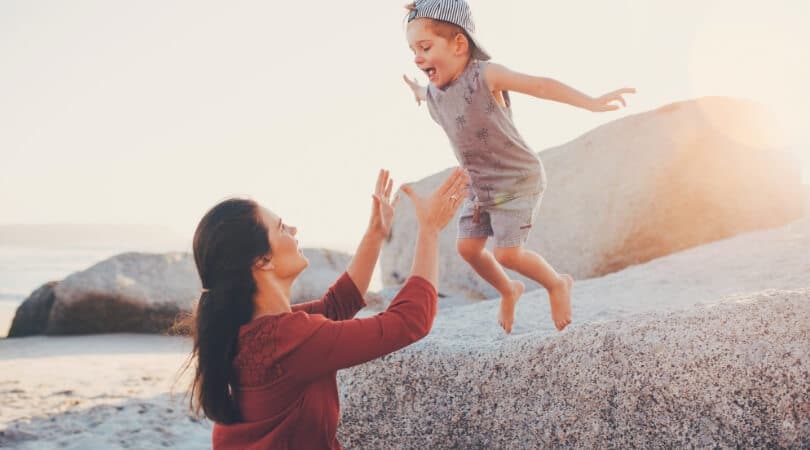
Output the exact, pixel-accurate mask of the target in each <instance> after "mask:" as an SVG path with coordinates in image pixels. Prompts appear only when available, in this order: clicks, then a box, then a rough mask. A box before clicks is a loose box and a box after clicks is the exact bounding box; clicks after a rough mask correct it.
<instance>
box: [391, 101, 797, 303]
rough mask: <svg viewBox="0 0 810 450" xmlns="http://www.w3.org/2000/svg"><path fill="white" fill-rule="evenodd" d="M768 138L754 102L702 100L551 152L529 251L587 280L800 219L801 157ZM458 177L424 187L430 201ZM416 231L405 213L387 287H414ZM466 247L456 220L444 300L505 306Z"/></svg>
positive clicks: (445, 254) (445, 257) (398, 221)
mask: <svg viewBox="0 0 810 450" xmlns="http://www.w3.org/2000/svg"><path fill="white" fill-rule="evenodd" d="M767 127H768V120H767V117H765V115H764V113H763V111H762V110H761V109H760V108H759V107H758V106H757V105H756V104H754V103H749V102H745V101H739V100H732V99H727V98H703V99H700V100H694V101H687V102H682V103H675V104H671V105H668V106H665V107H663V108H660V109H658V110H655V111H651V112H646V113H642V114H638V115H635V116H630V117H626V118H623V119H620V120H617V121H614V122H611V123H609V124H607V125H604V126H601V127H599V128H597V129H595V130H593V131H591V132H589V133H587V134H585V135H583V136H582V137H580V138H578V139H576V140H574V141H572V142H570V143H568V144H565V145H563V146H560V147H556V148H552V149H549V150H546V151H543V152H542V153H541V154H540V156H541V159H542V160H543V163H544V164H545V167H546V171H547V173H548V178H549V186H548V189H547V191H546V194H545V196H544V199H543V203H542V206H541V208H540V214H539V216H538V220H537V224H536V227H535V230H534V231H533V233H532V236H531V238H530V240H529V243H528V245H527V246H528V248H530V249H533V250H535V251H537V252H539V253H540V254H542V255H543V256H544V257H545V258H546V259H547V260H548V261H549V262H550V263H551V264H552V265H553V266H554V267H555V268H556V269H557V270H558V271H560V272H566V273H570V274H572V275H573V276H574V277H575V278H576V279H583V278H591V277H596V276H600V275H604V274H607V273H611V272H615V271H617V270H620V269H622V268H624V267H627V266H629V265H633V264H638V263H642V262H645V261H649V260H651V259H653V258H657V257H660V256H664V255H667V254H670V253H673V252H676V251H678V250H682V249H686V248H689V247H694V246H697V245H700V244H703V243H707V242H711V241H715V240H718V239H722V238H726V237H729V236H733V235H735V234H737V233H740V232H743V231H748V230H757V229H763V228H768V227H774V226H778V225H781V224H785V223H788V222H790V221H792V220H795V219H797V218H798V217H800V216H801V215H802V213H803V200H802V188H801V173H800V169H799V167H798V165H797V164H795V161H794V160H793V159H794V158H793V157H792V156H791V153H789V152H786V151H782V150H781V149H780V148H778V146H777V144H771V142H770V139H771V137H770V135H769V134H768V129H767ZM447 173H448V171H444V172H442V173H440V174H436V175H433V176H431V177H429V178H427V179H425V180H422V181H420V182H418V183H415V184H414V188H415V190H416V191H417V192H421V193H426V192H429V191H431V190H432V189H433V188H435V186H437V185H438V183H439V182H440V181H441V180H442V179H443V178H444V177H445V176H446V175H447ZM416 229H417V228H416V221H415V218H414V215H413V208H412V206H411V205H410V203H409V202H407V201H403V202H401V203H400V207H399V208H397V213H396V218H395V221H394V230H393V233H392V236H391V239H390V240H389V242H388V243H387V244H386V246H385V247H384V249H383V256H382V258H381V269H382V276H383V283H384V284H385V285H386V286H390V285H395V284H398V283H400V282H402V280H403V279H404V278H405V277H406V276H407V274H408V270H409V267H410V263H411V260H412V257H413V242H414V239H415V233H416ZM455 237H456V221H455V220H454V221H453V222H451V225H450V226H448V227H447V229H446V230H445V231H444V232H443V234H442V238H441V266H440V269H441V280H440V288H439V290H440V291H441V292H443V293H445V294H447V295H459V296H467V297H471V298H489V297H494V296H495V295H496V292H495V290H494V289H493V288H492V287H490V286H489V285H488V284H487V283H486V282H484V281H483V280H482V279H481V278H480V277H478V276H477V275H476V274H475V273H474V272H473V271H472V269H470V268H469V267H468V266H467V264H466V263H465V262H464V261H463V260H462V259H461V258H460V257H459V256H458V254H457V252H456V249H455ZM524 281H527V280H525V279H524ZM531 287H537V285H536V284H530V288H531Z"/></svg>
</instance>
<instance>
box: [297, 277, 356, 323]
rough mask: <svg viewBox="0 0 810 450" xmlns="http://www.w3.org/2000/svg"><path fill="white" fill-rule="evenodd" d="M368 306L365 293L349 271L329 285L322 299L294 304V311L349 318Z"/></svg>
mask: <svg viewBox="0 0 810 450" xmlns="http://www.w3.org/2000/svg"><path fill="white" fill-rule="evenodd" d="M365 306H366V302H365V300H364V299H363V294H361V293H360V291H359V290H357V286H356V285H355V284H354V281H352V278H351V277H350V276H349V274H348V273H347V272H343V275H341V276H340V278H338V280H337V281H336V282H335V284H333V285H332V286H331V287H329V290H328V291H326V294H324V296H323V297H322V298H321V299H320V300H313V301H311V302H306V303H299V304H297V305H293V306H292V310H293V312H298V311H303V312H305V313H307V314H321V315H323V316H325V317H326V318H328V319H332V320H347V319H351V318H352V317H354V315H355V314H357V312H358V311H360V310H361V309H363V308H364V307H365Z"/></svg>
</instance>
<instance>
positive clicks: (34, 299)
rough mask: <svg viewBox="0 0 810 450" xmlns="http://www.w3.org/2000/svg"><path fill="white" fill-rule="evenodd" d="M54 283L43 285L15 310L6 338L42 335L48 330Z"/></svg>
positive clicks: (53, 298)
mask: <svg viewBox="0 0 810 450" xmlns="http://www.w3.org/2000/svg"><path fill="white" fill-rule="evenodd" d="M56 283H57V282H56V281H51V282H48V283H45V284H43V285H42V286H40V287H39V288H38V289H37V290H35V291H34V292H32V293H31V295H30V296H29V297H28V298H27V299H26V300H25V301H24V302H23V303H22V304H21V305H20V306H19V307H18V308H17V311H16V312H15V314H14V320H13V321H12V322H11V328H10V329H9V330H8V337H10V338H13V337H24V336H33V335H37V334H43V333H44V332H45V330H46V329H47V328H48V316H49V315H50V313H51V307H52V306H53V302H54V300H55V297H54V295H53V289H54V286H56Z"/></svg>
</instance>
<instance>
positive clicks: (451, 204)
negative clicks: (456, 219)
mask: <svg viewBox="0 0 810 450" xmlns="http://www.w3.org/2000/svg"><path fill="white" fill-rule="evenodd" d="M469 183H470V176H469V175H468V174H467V171H466V170H464V169H462V168H457V169H455V170H454V171H453V172H452V173H451V174H450V175H449V176H448V177H447V178H445V180H444V181H443V182H442V184H441V185H439V187H438V188H436V190H435V191H433V192H432V193H431V194H430V195H428V196H427V197H422V196H420V195H418V194H417V193H415V192H414V191H413V189H412V188H411V187H410V186H408V185H404V186H402V192H404V193H405V194H406V195H407V196H408V197H409V198H410V199H411V202H412V203H413V206H414V209H415V210H416V218H417V220H418V221H419V227H420V228H422V229H428V230H435V231H441V230H442V229H443V228H444V227H445V226H447V223H448V222H450V219H452V218H453V216H454V215H455V213H456V211H457V210H458V208H459V206H461V203H462V201H463V200H464V198H465V197H466V196H467V185H468V184H469Z"/></svg>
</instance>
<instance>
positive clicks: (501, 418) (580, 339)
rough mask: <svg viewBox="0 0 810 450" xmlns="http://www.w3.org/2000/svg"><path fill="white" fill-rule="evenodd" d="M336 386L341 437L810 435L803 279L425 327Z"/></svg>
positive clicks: (634, 442) (807, 306) (473, 440)
mask: <svg viewBox="0 0 810 450" xmlns="http://www.w3.org/2000/svg"><path fill="white" fill-rule="evenodd" d="M639 301H643V299H639ZM457 322H460V321H457ZM457 325H458V326H459V327H464V325H463V324H462V323H457ZM467 331H469V328H468V330H467ZM340 392H341V393H342V399H341V410H342V418H341V427H340V429H339V433H340V436H339V438H340V439H341V442H342V444H343V445H345V446H346V447H347V448H515V449H521V448H526V449H531V448H558V447H566V448H598V447H612V448H643V447H647V446H649V445H650V443H652V442H657V443H666V445H667V446H672V447H679V448H683V447H692V448H693V447H714V446H717V445H719V446H720V447H744V448H752V447H756V448H762V447H793V448H801V447H807V446H808V445H810V290H807V289H805V290H798V291H766V292H762V293H758V294H752V295H748V296H744V297H739V298H734V299H727V301H726V302H723V303H721V304H719V305H716V306H712V307H699V308H695V309H691V310H686V311H680V312H672V313H645V314H639V315H635V316H632V317H628V318H626V319H622V320H618V321H610V322H603V323H593V324H589V325H586V326H582V327H578V328H575V329H573V330H571V331H570V332H566V333H563V334H561V335H558V336H556V337H553V338H546V337H544V336H543V335H542V334H525V335H523V336H519V337H517V338H513V339H509V340H506V341H501V342H491V343H490V344H489V345H469V344H468V343H465V342H464V341H461V340H457V339H451V338H449V337H448V336H447V335H443V334H431V335H430V336H428V338H426V339H425V340H423V341H422V342H420V343H417V344H416V345H414V346H412V347H409V348H407V349H405V350H403V351H400V352H397V353H395V354H392V355H389V356H387V357H385V358H382V359H380V360H376V361H373V362H371V363H369V364H365V365H362V366H359V367H356V368H353V369H350V370H348V371H344V372H343V373H342V374H341V377H340Z"/></svg>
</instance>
